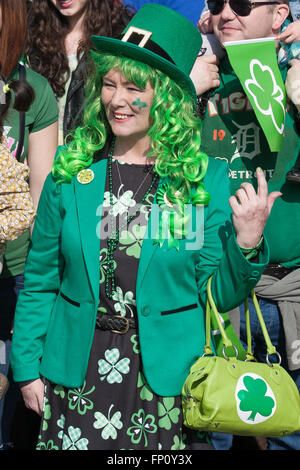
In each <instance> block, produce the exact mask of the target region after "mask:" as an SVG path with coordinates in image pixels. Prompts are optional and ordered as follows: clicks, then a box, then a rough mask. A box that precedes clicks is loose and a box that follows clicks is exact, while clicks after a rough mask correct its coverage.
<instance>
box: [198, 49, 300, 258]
mask: <svg viewBox="0 0 300 470" xmlns="http://www.w3.org/2000/svg"><path fill="white" fill-rule="evenodd" d="M286 73H287V70H284V71H283V72H282V75H283V79H284V80H285V78H286ZM220 81H221V85H220V87H219V88H217V89H216V90H214V91H213V93H212V94H211V96H210V99H209V102H208V106H207V109H206V114H205V117H204V120H203V127H202V150H203V151H204V152H206V153H207V154H208V155H209V156H211V157H214V158H219V159H221V160H225V161H227V162H228V164H229V168H230V171H229V177H230V181H231V192H232V194H234V193H235V191H236V190H237V189H238V188H239V187H240V185H241V183H243V182H250V183H252V184H253V185H254V187H255V188H256V187H257V183H256V176H255V172H256V168H257V167H261V168H262V169H263V170H264V172H265V176H266V179H267V181H268V187H269V192H271V191H281V192H282V194H283V195H282V196H281V197H280V198H278V199H277V200H276V201H275V204H274V206H273V208H272V212H271V215H270V217H269V219H268V222H267V225H266V228H265V232H264V233H265V235H266V237H267V240H268V243H269V247H270V263H281V264H282V265H283V266H286V267H291V266H300V239H299V233H300V184H295V183H290V182H286V174H287V172H288V171H289V170H290V169H291V168H292V167H293V165H294V164H295V161H296V159H297V156H298V153H299V151H300V138H299V135H298V134H297V131H296V129H295V126H294V119H293V113H294V111H293V109H292V108H291V109H288V110H287V113H286V119H285V131H284V138H283V144H282V148H281V151H280V152H278V153H277V152H271V151H270V149H269V146H268V143H267V140H266V138H265V136H264V134H263V132H262V129H261V127H260V125H259V123H258V121H257V119H256V116H255V114H254V111H253V109H252V106H251V104H250V102H249V100H248V99H247V96H246V95H245V93H244V91H243V89H242V86H241V84H240V82H239V80H238V78H237V77H236V75H235V73H234V72H233V70H232V67H231V65H230V63H229V60H228V58H227V57H225V58H224V59H223V60H222V61H221V62H220Z"/></svg>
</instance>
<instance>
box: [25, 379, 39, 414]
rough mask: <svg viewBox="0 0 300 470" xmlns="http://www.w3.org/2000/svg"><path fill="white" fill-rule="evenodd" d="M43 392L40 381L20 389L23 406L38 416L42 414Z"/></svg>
mask: <svg viewBox="0 0 300 470" xmlns="http://www.w3.org/2000/svg"><path fill="white" fill-rule="evenodd" d="M44 391H45V385H44V384H43V382H42V381H41V379H37V380H34V381H33V382H31V383H30V384H27V385H24V386H23V387H21V392H22V396H23V399H24V402H25V406H26V407H27V408H29V409H30V410H33V411H35V412H36V413H37V414H39V415H42V412H43V401H44Z"/></svg>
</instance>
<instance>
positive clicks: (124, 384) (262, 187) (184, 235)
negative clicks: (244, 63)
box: [11, 4, 278, 450]
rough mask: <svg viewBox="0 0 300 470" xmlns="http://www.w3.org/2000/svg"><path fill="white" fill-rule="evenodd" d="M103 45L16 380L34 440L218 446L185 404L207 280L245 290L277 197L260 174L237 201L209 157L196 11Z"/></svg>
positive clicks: (39, 266) (33, 259) (60, 177)
mask: <svg viewBox="0 0 300 470" xmlns="http://www.w3.org/2000/svg"><path fill="white" fill-rule="evenodd" d="M179 30H180V31H181V35H180V37H188V38H189V41H188V44H184V45H183V44H182V41H181V39H180V38H179V37H178V36H179V35H178V34H177V32H178V31H179ZM92 41H93V43H94V45H95V47H96V49H97V52H95V53H93V54H92V58H93V63H94V71H93V73H92V75H91V76H90V79H89V83H88V89H87V103H86V109H85V116H84V123H83V126H82V127H79V128H77V129H76V131H75V133H74V138H73V140H72V141H71V142H70V143H69V144H68V146H66V147H63V148H59V149H58V154H57V158H56V160H55V165H54V167H53V170H52V175H49V177H48V179H47V181H46V184H45V187H44V190H43V194H42V197H41V202H40V207H39V211H38V216H37V220H36V223H35V228H34V233H33V238H32V248H31V250H30V253H29V257H28V262H27V268H26V274H25V288H24V291H23V292H22V294H21V297H20V300H19V302H18V307H17V314H16V320H15V327H14V337H13V348H12V355H11V360H12V364H13V370H14V376H15V380H16V381H18V382H20V385H21V390H22V393H23V397H24V399H25V402H26V404H27V406H28V407H30V408H32V409H34V410H35V411H37V412H38V413H40V414H41V415H42V416H43V420H42V426H41V431H40V436H39V442H38V446H37V447H38V449H63V450H67V449H86V450H94V449H109V450H111V449H135V450H137V449H142V450H144V449H152V450H153V449H157V450H159V449H211V448H212V447H211V445H210V443H209V439H208V437H207V435H205V434H204V433H199V432H198V433H196V432H194V431H190V430H188V429H186V428H184V426H183V425H182V410H181V399H180V393H181V388H182V386H183V383H184V381H185V378H186V377H187V375H188V373H189V369H190V367H191V365H192V364H193V362H194V361H195V360H196V358H197V357H198V356H199V355H201V354H202V352H203V346H204V343H205V328H204V311H205V302H206V284H207V281H208V278H209V277H210V276H211V275H213V280H212V292H213V295H214V298H215V300H216V303H217V306H218V308H219V309H220V311H226V310H228V309H231V308H233V307H234V306H236V305H239V304H240V303H241V301H242V300H243V299H244V298H246V297H247V294H248V293H249V291H250V290H251V289H252V288H253V286H254V285H255V283H256V282H257V280H258V278H259V276H260V275H261V273H262V271H263V269H264V266H265V264H266V263H267V262H268V247H267V243H266V241H264V240H263V236H262V232H263V228H264V225H265V222H266V219H267V217H268V215H269V212H270V210H271V207H272V204H273V202H274V200H275V198H276V197H277V196H278V194H271V195H268V194H267V192H266V182H265V179H264V175H263V173H262V172H261V171H258V193H257V194H256V192H255V191H254V189H253V187H252V186H251V185H245V186H244V187H243V188H241V189H240V190H239V191H238V193H237V194H236V196H233V197H232V199H231V200H230V204H229V202H228V200H229V196H230V193H229V181H228V177H227V171H228V169H227V166H226V165H225V163H224V162H220V161H216V160H214V159H209V157H207V156H206V155H205V154H203V153H201V152H200V151H199V147H200V121H199V119H198V118H196V117H195V116H194V113H193V110H194V105H195V90H194V87H193V84H192V82H191V81H190V79H189V73H190V71H191V68H192V66H193V63H194V61H195V59H196V57H197V54H198V51H199V49H200V47H201V36H200V35H199V32H198V31H197V29H196V28H195V27H194V26H193V25H192V24H191V23H190V22H189V21H188V20H187V19H186V18H184V17H182V16H181V15H179V14H178V13H176V12H175V11H173V10H170V9H168V8H166V7H163V6H161V5H156V4H155V5H154V4H147V5H145V6H143V7H142V8H141V9H140V10H139V12H138V13H137V14H136V15H135V17H134V18H133V19H132V20H131V22H130V23H129V25H128V28H127V30H126V32H125V34H124V35H123V37H122V39H121V40H117V39H111V38H106V37H99V36H94V37H92ZM230 206H231V207H232V209H231V207H230ZM231 216H232V218H233V222H234V228H233V225H232V223H231ZM242 247H243V248H242ZM245 254H247V256H245ZM251 256H252V258H251ZM43 400H44V401H43Z"/></svg>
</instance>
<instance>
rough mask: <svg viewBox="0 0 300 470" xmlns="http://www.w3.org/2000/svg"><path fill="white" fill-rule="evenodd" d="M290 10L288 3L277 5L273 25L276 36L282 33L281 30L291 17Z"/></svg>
mask: <svg viewBox="0 0 300 470" xmlns="http://www.w3.org/2000/svg"><path fill="white" fill-rule="evenodd" d="M289 12H290V9H289V6H288V5H286V3H281V4H280V5H276V6H275V8H274V11H273V25H272V32H273V33H274V34H276V33H278V32H280V28H281V26H282V25H283V23H284V21H285V20H286V19H287V17H288V15H289Z"/></svg>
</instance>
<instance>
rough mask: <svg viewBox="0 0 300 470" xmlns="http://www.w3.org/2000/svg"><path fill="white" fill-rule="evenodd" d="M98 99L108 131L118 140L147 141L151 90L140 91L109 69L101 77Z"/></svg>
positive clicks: (150, 88) (119, 74)
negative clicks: (133, 139)
mask: <svg viewBox="0 0 300 470" xmlns="http://www.w3.org/2000/svg"><path fill="white" fill-rule="evenodd" d="M101 100H102V103H103V106H104V109H105V112H106V116H107V120H108V123H109V124H110V126H111V129H112V132H113V133H114V135H115V136H119V137H123V138H124V137H128V138H129V137H130V138H132V137H134V136H135V137H136V138H137V139H138V140H139V139H142V138H144V137H146V138H149V136H148V131H149V128H150V109H151V106H152V101H153V88H152V86H151V85H150V83H147V85H146V87H145V88H144V89H140V88H139V87H138V86H137V85H136V84H135V83H132V82H129V81H127V80H126V78H125V77H124V76H123V75H122V74H121V72H119V70H116V69H111V70H110V71H109V72H108V73H107V74H106V75H105V76H104V77H103V84H102V90H101Z"/></svg>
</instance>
